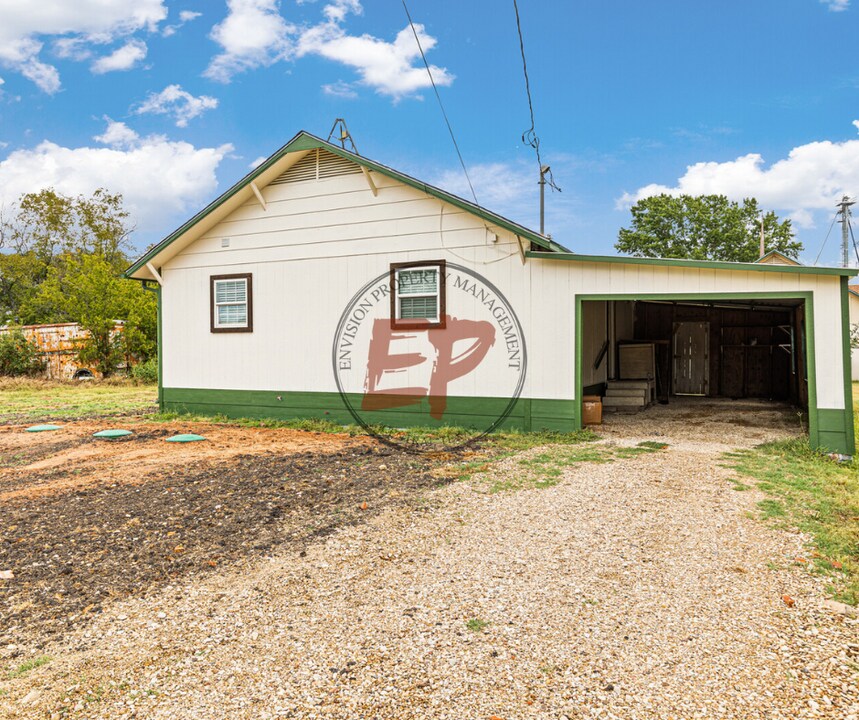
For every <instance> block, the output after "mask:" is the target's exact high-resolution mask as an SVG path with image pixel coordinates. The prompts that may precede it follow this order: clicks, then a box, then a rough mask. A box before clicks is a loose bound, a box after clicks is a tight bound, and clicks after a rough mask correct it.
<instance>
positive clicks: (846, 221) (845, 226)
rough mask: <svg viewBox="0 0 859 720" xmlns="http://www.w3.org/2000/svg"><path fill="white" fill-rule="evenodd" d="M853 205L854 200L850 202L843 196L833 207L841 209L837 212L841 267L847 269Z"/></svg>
mask: <svg viewBox="0 0 859 720" xmlns="http://www.w3.org/2000/svg"><path fill="white" fill-rule="evenodd" d="M855 204H856V201H855V200H851V199H850V198H849V197H848V196H847V195H845V196H844V197H842V198H841V202H840V203H838V204H837V205H836V206H835V207H837V208H841V209H840V210H839V211H838V212H839V213H841V267H847V258H849V257H850V253H849V252H848V250H847V249H848V247H849V246H850V214H851V213H850V206H851V205H855Z"/></svg>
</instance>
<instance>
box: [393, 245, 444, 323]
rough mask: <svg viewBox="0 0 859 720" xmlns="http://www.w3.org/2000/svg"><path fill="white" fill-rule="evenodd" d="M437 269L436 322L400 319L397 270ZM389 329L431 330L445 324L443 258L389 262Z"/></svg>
mask: <svg viewBox="0 0 859 720" xmlns="http://www.w3.org/2000/svg"><path fill="white" fill-rule="evenodd" d="M430 267H434V268H437V269H438V322H427V321H421V320H418V319H415V318H408V319H406V320H402V319H401V318H399V317H397V310H398V308H397V272H399V271H400V270H411V269H414V268H430ZM390 273H391V293H390V294H391V329H392V330H433V329H444V328H445V327H446V326H447V316H446V314H447V282H446V277H445V276H446V272H445V261H444V260H420V261H415V262H404V263H391V270H390Z"/></svg>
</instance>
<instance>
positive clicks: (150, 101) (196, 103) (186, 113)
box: [135, 85, 218, 127]
mask: <svg viewBox="0 0 859 720" xmlns="http://www.w3.org/2000/svg"><path fill="white" fill-rule="evenodd" d="M216 107H218V100H217V98H213V97H209V96H208V95H200V96H199V97H194V96H193V95H192V94H191V93H189V92H187V91H185V90H183V89H182V87H181V86H180V85H168V86H167V87H166V88H164V89H163V90H162V91H161V92H159V93H150V94H149V96H148V97H147V98H146V100H144V101H143V102H142V103H140V105H139V106H138V107H137V108H136V110H135V113H136V114H138V115H143V114H145V113H155V114H156V115H172V116H173V118H174V119H175V120H176V126H177V127H187V126H188V122H189V121H191V120H193V119H194V118H195V117H197V116H198V115H202V114H203V113H204V112H206V110H214V109H215V108H216Z"/></svg>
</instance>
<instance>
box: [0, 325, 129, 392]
mask: <svg viewBox="0 0 859 720" xmlns="http://www.w3.org/2000/svg"><path fill="white" fill-rule="evenodd" d="M12 330H22V331H23V333H24V336H25V337H26V338H27V339H28V340H31V341H33V342H35V343H36V345H37V346H38V347H39V351H40V354H41V356H42V360H43V361H44V363H45V370H44V372H43V373H42V377H44V378H46V379H48V380H80V379H84V378H98V377H101V373H99V371H98V370H96V369H95V368H94V367H92V366H90V365H86V364H82V363H81V362H80V361H79V360H78V346H79V345H80V342H81V341H82V340H84V339H86V338H87V337H89V332H88V331H87V330H84V329H83V328H82V327H81V326H80V325H79V324H78V323H51V324H47V325H23V326H14V327H13V326H8V327H0V335H2V334H5V333H8V332H11V331H12ZM114 332H116V333H119V332H122V323H121V322H119V321H117V322H116V324H115V326H114Z"/></svg>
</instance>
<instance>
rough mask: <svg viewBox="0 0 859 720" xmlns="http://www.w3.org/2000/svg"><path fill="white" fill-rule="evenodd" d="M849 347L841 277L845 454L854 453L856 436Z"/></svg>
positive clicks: (846, 290) (845, 292)
mask: <svg viewBox="0 0 859 720" xmlns="http://www.w3.org/2000/svg"><path fill="white" fill-rule="evenodd" d="M851 350H852V348H851V347H850V287H849V279H848V278H846V277H842V278H841V353H842V354H841V363H842V368H841V369H842V371H843V373H844V437H845V440H846V441H847V442H846V447H847V451H846V452H844V454H845V455H855V454H856V437H855V432H854V423H853V377H852V374H853V369H852V367H851Z"/></svg>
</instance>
